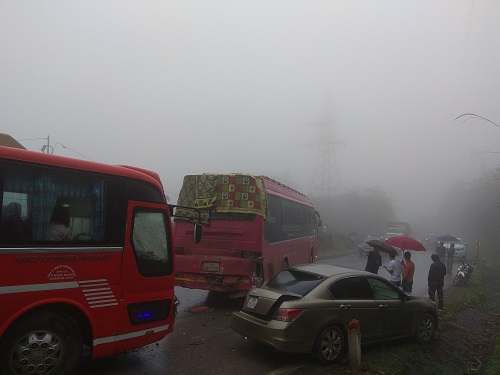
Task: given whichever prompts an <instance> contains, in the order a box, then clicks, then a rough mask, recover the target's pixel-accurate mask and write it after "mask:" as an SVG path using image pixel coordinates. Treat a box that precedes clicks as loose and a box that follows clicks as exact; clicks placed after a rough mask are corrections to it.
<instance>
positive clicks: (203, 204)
mask: <svg viewBox="0 0 500 375" xmlns="http://www.w3.org/2000/svg"><path fill="white" fill-rule="evenodd" d="M177 204H178V205H179V206H187V207H195V208H197V209H199V210H200V211H201V212H202V222H205V223H206V222H208V220H209V217H208V215H209V212H210V209H211V208H212V207H215V211H216V212H235V213H250V214H256V215H260V216H262V217H264V218H266V213H267V202H266V194H265V187H264V182H263V180H262V178H260V177H254V176H250V175H246V174H236V173H234V174H202V175H189V176H185V177H184V182H183V184H182V189H181V192H180V194H179V200H178V202H177ZM188 211H189V210H181V209H178V210H177V214H178V215H181V216H187V217H193V213H192V212H191V213H189V212H188Z"/></svg>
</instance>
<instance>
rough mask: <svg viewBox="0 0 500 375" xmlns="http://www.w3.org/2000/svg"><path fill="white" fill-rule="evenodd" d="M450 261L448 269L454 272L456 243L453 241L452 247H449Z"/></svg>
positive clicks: (449, 272)
mask: <svg viewBox="0 0 500 375" xmlns="http://www.w3.org/2000/svg"><path fill="white" fill-rule="evenodd" d="M447 253H448V261H447V266H446V269H447V270H448V274H450V275H451V274H452V273H453V261H454V260H455V244H454V243H451V244H450V247H449V249H448V252H447Z"/></svg>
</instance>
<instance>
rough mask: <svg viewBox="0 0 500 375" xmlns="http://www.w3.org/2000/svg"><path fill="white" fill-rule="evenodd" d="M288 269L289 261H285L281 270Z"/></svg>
mask: <svg viewBox="0 0 500 375" xmlns="http://www.w3.org/2000/svg"><path fill="white" fill-rule="evenodd" d="M288 267H289V265H288V259H284V260H283V264H282V265H281V270H286V269H287V268H288Z"/></svg>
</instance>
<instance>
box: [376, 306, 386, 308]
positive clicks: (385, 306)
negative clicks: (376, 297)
mask: <svg viewBox="0 0 500 375" xmlns="http://www.w3.org/2000/svg"><path fill="white" fill-rule="evenodd" d="M378 307H379V308H385V307H387V305H378Z"/></svg>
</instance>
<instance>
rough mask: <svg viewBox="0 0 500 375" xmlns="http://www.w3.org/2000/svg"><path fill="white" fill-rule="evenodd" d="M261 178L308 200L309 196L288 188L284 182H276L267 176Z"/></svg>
mask: <svg viewBox="0 0 500 375" xmlns="http://www.w3.org/2000/svg"><path fill="white" fill-rule="evenodd" d="M259 177H260V178H262V179H264V180H268V181H270V182H272V183H274V184H276V185H279V186H281V187H284V188H287V189H288V190H290V191H293V192H294V193H297V194H300V195H302V196H303V197H306V198H307V195H305V194H304V193H301V192H300V191H297V190H295V189H293V188H291V187H290V186H287V185H285V184H283V183H282V182H279V181H276V180H274V179H272V178H270V177H267V176H259Z"/></svg>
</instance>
